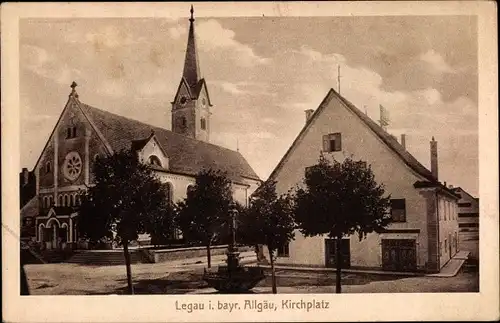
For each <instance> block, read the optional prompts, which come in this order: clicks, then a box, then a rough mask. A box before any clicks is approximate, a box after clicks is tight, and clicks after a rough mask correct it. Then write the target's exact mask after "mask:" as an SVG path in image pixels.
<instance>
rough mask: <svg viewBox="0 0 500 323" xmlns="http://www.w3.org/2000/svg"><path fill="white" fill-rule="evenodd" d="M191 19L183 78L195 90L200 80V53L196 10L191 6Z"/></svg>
mask: <svg viewBox="0 0 500 323" xmlns="http://www.w3.org/2000/svg"><path fill="white" fill-rule="evenodd" d="M190 12H191V18H189V35H188V42H187V48H186V59H185V61H184V71H183V73H182V76H183V77H184V78H185V79H186V81H187V83H188V84H189V86H190V87H191V88H194V87H195V86H196V84H197V83H198V81H199V80H200V66H199V63H198V52H197V50H196V39H195V34H194V9H193V5H191V10H190Z"/></svg>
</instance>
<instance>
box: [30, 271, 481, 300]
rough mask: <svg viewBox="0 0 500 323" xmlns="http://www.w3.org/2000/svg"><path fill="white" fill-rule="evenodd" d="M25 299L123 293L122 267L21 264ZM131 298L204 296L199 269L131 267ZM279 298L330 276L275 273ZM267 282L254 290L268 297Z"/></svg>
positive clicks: (457, 281) (444, 288)
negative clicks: (133, 295) (27, 293)
mask: <svg viewBox="0 0 500 323" xmlns="http://www.w3.org/2000/svg"><path fill="white" fill-rule="evenodd" d="M25 270H26V274H27V277H28V283H29V287H30V294H31V295H99V294H101V295H102V294H125V293H126V290H127V288H126V286H127V281H126V273H125V266H107V267H89V266H81V265H76V264H43V265H26V266H25ZM132 274H133V281H134V288H135V292H136V294H186V293H190V294H192V293H194V294H196V293H207V292H208V293H210V288H208V285H207V284H206V283H205V282H204V281H203V280H202V274H203V265H198V266H197V265H191V266H185V267H182V266H177V267H169V266H168V265H167V264H137V265H133V266H132ZM277 276H278V280H277V282H278V292H280V293H332V292H334V291H335V275H334V273H319V272H318V273H316V272H312V273H304V272H297V271H293V270H278V271H277ZM270 288H271V278H270V277H268V278H266V279H265V280H264V281H262V282H261V283H259V285H257V287H256V288H255V289H254V290H255V292H256V293H267V292H270ZM478 290H479V274H478V272H477V271H469V272H465V271H462V272H460V273H459V274H458V275H456V276H455V277H449V278H443V277H426V276H418V277H402V276H392V275H372V274H358V273H356V274H351V273H346V274H344V275H343V277H342V292H344V293H397V292H399V293H425V292H477V291H478Z"/></svg>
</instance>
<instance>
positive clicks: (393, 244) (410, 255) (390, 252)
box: [382, 239, 417, 271]
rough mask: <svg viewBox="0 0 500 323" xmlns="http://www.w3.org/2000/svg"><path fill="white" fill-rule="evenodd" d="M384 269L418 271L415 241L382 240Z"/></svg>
mask: <svg viewBox="0 0 500 323" xmlns="http://www.w3.org/2000/svg"><path fill="white" fill-rule="evenodd" d="M382 269H384V270H389V271H415V270H416V269H417V256H416V242H415V240H414V239H382Z"/></svg>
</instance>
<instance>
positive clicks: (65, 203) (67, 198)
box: [64, 194, 70, 206]
mask: <svg viewBox="0 0 500 323" xmlns="http://www.w3.org/2000/svg"><path fill="white" fill-rule="evenodd" d="M64 206H70V205H69V196H68V195H66V194H64Z"/></svg>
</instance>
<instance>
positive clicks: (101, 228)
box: [78, 151, 169, 294]
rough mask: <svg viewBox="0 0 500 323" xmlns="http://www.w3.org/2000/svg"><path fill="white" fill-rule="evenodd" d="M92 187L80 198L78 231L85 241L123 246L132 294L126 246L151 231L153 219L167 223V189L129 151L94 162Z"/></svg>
mask: <svg viewBox="0 0 500 323" xmlns="http://www.w3.org/2000/svg"><path fill="white" fill-rule="evenodd" d="M93 171H94V177H95V179H94V184H95V185H94V186H91V187H89V188H88V190H87V192H86V193H85V194H84V195H83V197H82V204H81V206H80V212H79V213H80V216H79V219H78V228H79V232H80V234H81V235H82V236H83V237H84V238H88V239H90V240H92V241H98V240H100V239H102V238H108V239H114V241H115V242H116V243H118V245H122V246H123V252H124V257H125V265H126V270H127V283H128V289H129V292H130V294H133V293H134V290H133V285H132V273H131V268H130V254H129V249H128V247H129V243H130V242H131V241H134V240H137V238H138V235H139V234H142V233H146V232H147V231H148V229H149V228H151V227H152V222H154V220H153V219H156V218H158V217H164V218H163V222H164V223H167V222H169V221H167V219H166V217H167V216H168V214H169V213H168V211H167V210H168V208H169V202H168V199H167V192H168V190H167V187H166V185H165V184H163V183H161V182H160V181H159V180H158V178H157V177H156V176H155V174H154V171H153V170H152V169H151V168H149V166H148V165H146V164H143V163H141V162H140V161H139V160H138V158H137V156H136V155H135V154H134V153H133V152H131V151H122V152H118V153H115V154H113V155H111V156H108V157H105V158H99V159H98V160H96V161H95V164H94V167H93Z"/></svg>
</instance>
